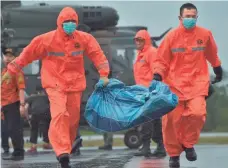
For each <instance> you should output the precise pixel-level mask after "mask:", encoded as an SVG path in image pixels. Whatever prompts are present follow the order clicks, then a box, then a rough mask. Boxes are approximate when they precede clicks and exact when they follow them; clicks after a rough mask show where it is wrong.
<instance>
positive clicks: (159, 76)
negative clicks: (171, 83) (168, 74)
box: [153, 73, 162, 81]
mask: <svg viewBox="0 0 228 168" xmlns="http://www.w3.org/2000/svg"><path fill="white" fill-rule="evenodd" d="M153 80H156V81H162V77H161V75H159V74H157V73H156V74H154V78H153Z"/></svg>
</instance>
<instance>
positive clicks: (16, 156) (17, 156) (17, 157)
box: [2, 151, 24, 161]
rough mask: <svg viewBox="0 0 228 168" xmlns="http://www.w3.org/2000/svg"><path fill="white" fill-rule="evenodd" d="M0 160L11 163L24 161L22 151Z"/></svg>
mask: <svg viewBox="0 0 228 168" xmlns="http://www.w3.org/2000/svg"><path fill="white" fill-rule="evenodd" d="M2 159H3V160H13V161H20V160H24V151H21V152H13V153H12V155H8V156H7V155H5V156H2Z"/></svg>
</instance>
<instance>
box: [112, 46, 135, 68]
mask: <svg viewBox="0 0 228 168" xmlns="http://www.w3.org/2000/svg"><path fill="white" fill-rule="evenodd" d="M111 48H112V59H113V63H115V64H116V66H118V69H121V70H124V69H132V68H133V64H134V61H135V58H136V54H137V51H136V49H135V48H134V46H133V45H132V46H129V45H121V46H120V45H112V46H111Z"/></svg>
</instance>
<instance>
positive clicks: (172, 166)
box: [169, 156, 180, 168]
mask: <svg viewBox="0 0 228 168" xmlns="http://www.w3.org/2000/svg"><path fill="white" fill-rule="evenodd" d="M169 168H180V157H179V156H173V157H170V158H169Z"/></svg>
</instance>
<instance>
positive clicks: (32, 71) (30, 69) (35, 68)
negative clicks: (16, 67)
mask: <svg viewBox="0 0 228 168" xmlns="http://www.w3.org/2000/svg"><path fill="white" fill-rule="evenodd" d="M23 71H24V73H25V75H37V74H38V73H39V71H40V64H39V60H36V61H33V62H32V63H31V64H29V65H27V66H26V67H24V68H23Z"/></svg>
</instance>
